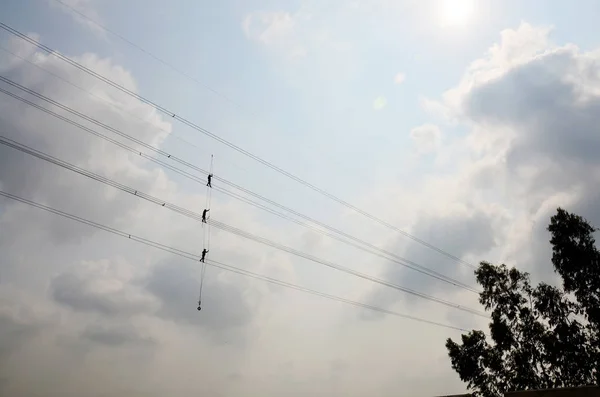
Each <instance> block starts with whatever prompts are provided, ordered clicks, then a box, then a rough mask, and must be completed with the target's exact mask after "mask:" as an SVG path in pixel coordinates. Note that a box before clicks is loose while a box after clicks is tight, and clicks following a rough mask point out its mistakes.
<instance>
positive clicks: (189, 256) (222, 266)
mask: <svg viewBox="0 0 600 397" xmlns="http://www.w3.org/2000/svg"><path fill="white" fill-rule="evenodd" d="M0 196H3V197H5V198H8V199H11V200H14V201H18V202H21V203H23V204H27V205H29V206H32V207H35V208H38V209H41V210H44V211H47V212H50V213H53V214H55V215H58V216H61V217H64V218H68V219H70V220H73V221H75V222H79V223H82V224H85V225H88V226H90V227H94V228H97V229H100V230H103V231H106V232H108V233H112V234H114V235H117V236H120V237H123V238H126V239H128V240H132V241H135V242H138V243H141V244H144V245H147V246H150V247H154V248H157V249H160V250H162V251H165V252H168V253H171V254H174V255H178V256H181V257H183V258H186V259H189V260H192V261H194V262H197V261H199V256H198V255H196V254H194V253H191V252H188V251H184V250H181V249H178V248H174V247H172V246H169V245H166V244H161V243H158V242H156V241H153V240H149V239H146V238H142V237H139V236H136V235H133V234H130V233H127V232H124V231H121V230H119V229H115V228H112V227H110V226H106V225H102V224H100V223H97V222H93V221H90V220H88V219H85V218H82V217H79V216H76V215H73V214H69V213H67V212H64V211H60V210H57V209H55V208H52V207H49V206H46V205H43V204H40V203H36V202H34V201H31V200H27V199H25V198H22V197H19V196H16V195H13V194H10V193H7V192H5V191H3V190H0ZM207 263H208V264H209V265H211V266H213V267H215V268H219V269H222V270H225V271H229V272H232V273H237V274H240V275H244V276H247V277H250V278H254V279H257V280H262V281H266V282H269V283H272V284H277V285H280V286H282V287H286V288H291V289H294V290H297V291H301V292H305V293H308V294H312V295H316V296H320V297H323V298H326V299H330V300H334V301H338V302H342V303H346V304H349V305H353V306H356V307H360V308H364V309H368V310H372V311H377V312H380V313H385V314H390V315H394V316H397V317H401V318H405V319H409V320H413V321H418V322H421V323H426V324H429V325H434V326H438V327H443V328H448V329H453V330H456V331H460V332H468V330H467V329H464V328H460V327H457V326H453V325H449V324H443V323H438V322H435V321H431V320H426V319H422V318H419V317H414V316H411V315H407V314H402V313H397V312H394V311H391V310H387V309H383V308H379V307H376V306H372V305H368V304H365V303H361V302H356V301H352V300H349V299H345V298H341V297H337V296H334V295H329V294H326V293H323V292H319V291H315V290H312V289H309V288H305V287H301V286H298V285H295V284H292V283H288V282H285V281H281V280H278V279H274V278H271V277H268V276H264V275H261V274H257V273H253V272H250V271H248V270H244V269H241V268H237V267H234V266H230V265H226V264H224V263H221V262H217V261H213V260H208V261H207Z"/></svg>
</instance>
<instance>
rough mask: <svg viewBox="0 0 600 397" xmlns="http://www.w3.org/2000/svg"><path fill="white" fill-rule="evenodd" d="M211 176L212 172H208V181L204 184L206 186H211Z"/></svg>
mask: <svg viewBox="0 0 600 397" xmlns="http://www.w3.org/2000/svg"><path fill="white" fill-rule="evenodd" d="M212 177H213V174H208V183H207V184H206V186H208V187H210V188H212Z"/></svg>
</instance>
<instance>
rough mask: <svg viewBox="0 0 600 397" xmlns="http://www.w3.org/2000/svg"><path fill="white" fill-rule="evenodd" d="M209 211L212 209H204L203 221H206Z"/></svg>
mask: <svg viewBox="0 0 600 397" xmlns="http://www.w3.org/2000/svg"><path fill="white" fill-rule="evenodd" d="M208 211H210V210H209V209H205V210H204V211H202V222H203V223H206V215H207V214H208Z"/></svg>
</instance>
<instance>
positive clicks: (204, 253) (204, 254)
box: [200, 248, 208, 262]
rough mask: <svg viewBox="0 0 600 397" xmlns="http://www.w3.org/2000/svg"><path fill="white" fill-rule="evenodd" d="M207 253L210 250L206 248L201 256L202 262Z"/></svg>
mask: <svg viewBox="0 0 600 397" xmlns="http://www.w3.org/2000/svg"><path fill="white" fill-rule="evenodd" d="M206 254H208V250H207V249H206V248H204V249H203V250H202V258H200V262H204V258H206Z"/></svg>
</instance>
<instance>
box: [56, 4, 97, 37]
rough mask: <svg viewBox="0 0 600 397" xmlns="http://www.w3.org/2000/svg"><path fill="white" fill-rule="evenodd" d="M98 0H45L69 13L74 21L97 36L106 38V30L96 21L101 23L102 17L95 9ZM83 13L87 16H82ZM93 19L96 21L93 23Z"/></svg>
mask: <svg viewBox="0 0 600 397" xmlns="http://www.w3.org/2000/svg"><path fill="white" fill-rule="evenodd" d="M98 1H99V0H60V2H62V3H64V4H61V3H60V2H59V1H57V0H47V2H48V3H49V4H50V6H52V7H56V8H58V9H60V10H61V11H63V12H65V13H67V14H68V15H70V16H71V17H72V18H73V19H74V20H75V21H77V22H78V23H80V24H81V25H83V26H85V27H86V28H88V29H89V30H90V31H92V32H93V33H94V34H96V35H97V36H98V37H102V38H106V32H105V31H104V29H102V28H101V27H100V26H98V24H97V23H99V24H102V18H101V17H100V14H99V13H98V11H97V9H96V3H97V2H98ZM82 15H85V16H86V17H87V18H85V17H83V16H82ZM92 21H95V22H97V23H94V22H92Z"/></svg>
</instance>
